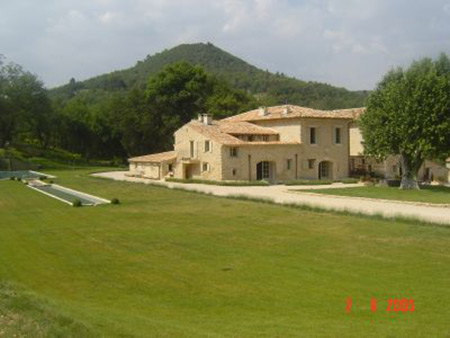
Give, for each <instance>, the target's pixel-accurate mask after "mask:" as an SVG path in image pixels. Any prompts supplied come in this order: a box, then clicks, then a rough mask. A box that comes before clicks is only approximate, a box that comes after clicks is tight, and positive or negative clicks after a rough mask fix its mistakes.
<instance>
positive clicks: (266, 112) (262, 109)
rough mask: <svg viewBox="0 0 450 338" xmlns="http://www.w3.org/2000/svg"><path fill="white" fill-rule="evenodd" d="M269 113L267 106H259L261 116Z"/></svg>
mask: <svg viewBox="0 0 450 338" xmlns="http://www.w3.org/2000/svg"><path fill="white" fill-rule="evenodd" d="M268 113H269V112H268V111H267V108H266V107H259V116H266V115H267V114H268Z"/></svg>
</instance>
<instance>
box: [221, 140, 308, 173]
mask: <svg viewBox="0 0 450 338" xmlns="http://www.w3.org/2000/svg"><path fill="white" fill-rule="evenodd" d="M233 148H235V149H236V152H235V151H234V150H233V151H232V149H233ZM300 152H301V145H245V146H240V147H230V146H224V147H223V152H222V163H223V166H222V177H223V179H224V180H237V181H247V180H252V181H254V180H256V179H257V164H258V163H259V162H262V161H268V162H270V163H272V164H271V169H270V170H271V171H272V172H273V176H272V181H276V182H277V181H284V180H294V179H295V178H296V169H295V168H296V159H297V175H299V174H300V158H299V154H300ZM234 154H237V156H232V155H234ZM288 160H289V161H290V163H289V164H288Z"/></svg>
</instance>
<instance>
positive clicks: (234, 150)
mask: <svg viewBox="0 0 450 338" xmlns="http://www.w3.org/2000/svg"><path fill="white" fill-rule="evenodd" d="M237 156H238V149H237V148H235V147H233V148H230V157H237Z"/></svg>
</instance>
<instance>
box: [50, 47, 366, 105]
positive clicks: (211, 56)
mask: <svg viewBox="0 0 450 338" xmlns="http://www.w3.org/2000/svg"><path fill="white" fill-rule="evenodd" d="M180 61H186V62H189V63H191V64H194V65H200V66H201V67H203V68H204V69H205V70H206V71H207V72H209V73H211V74H213V75H215V76H217V77H219V78H221V79H223V80H225V81H227V82H228V83H230V84H231V85H232V86H233V87H234V88H238V89H242V90H245V91H246V92H248V93H250V94H253V95H255V96H257V97H258V98H264V101H265V102H266V103H267V104H270V105H276V104H284V103H286V102H289V103H292V104H296V105H300V106H305V107H311V108H318V109H337V108H353V107H360V106H362V105H363V104H364V100H365V97H366V96H367V93H366V92H353V91H349V90H346V89H344V88H337V87H333V86H331V85H329V84H324V83H317V82H305V81H302V80H297V79H295V78H292V77H287V76H285V75H283V74H279V73H276V74H273V73H270V72H268V71H264V70H262V69H259V68H257V67H255V66H252V65H251V64H249V63H247V62H246V61H244V60H242V59H240V58H239V57H236V56H234V55H232V54H230V53H228V52H226V51H225V50H222V49H221V48H219V47H217V46H215V45H214V44H212V43H211V42H206V43H205V42H198V43H191V44H181V45H178V46H175V47H173V48H170V49H165V50H163V51H161V52H159V53H156V54H153V55H148V56H147V57H146V58H145V59H144V60H141V61H138V62H137V63H136V65H135V66H134V67H131V68H128V69H124V70H120V71H115V72H112V73H109V74H104V75H100V76H97V77H94V78H91V79H89V80H86V81H82V82H77V83H76V85H73V84H71V85H70V84H69V85H65V86H63V87H59V88H55V89H53V90H52V93H53V94H54V95H57V96H60V97H62V98H63V99H64V98H66V99H67V98H70V97H73V96H74V95H75V93H74V90H78V91H79V90H80V89H83V91H84V92H86V90H88V91H89V90H92V91H99V90H103V91H107V92H108V91H117V90H120V91H121V90H127V89H128V88H131V87H133V86H140V87H142V86H145V85H146V83H147V82H148V79H149V77H151V76H154V75H156V74H157V73H158V72H159V71H161V70H162V69H163V68H164V67H165V66H167V65H170V64H173V63H176V62H180Z"/></svg>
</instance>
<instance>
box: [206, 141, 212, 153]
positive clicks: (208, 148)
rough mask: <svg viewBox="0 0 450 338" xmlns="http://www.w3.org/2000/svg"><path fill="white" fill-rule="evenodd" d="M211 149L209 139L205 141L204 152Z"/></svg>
mask: <svg viewBox="0 0 450 338" xmlns="http://www.w3.org/2000/svg"><path fill="white" fill-rule="evenodd" d="M208 151H211V142H210V141H209V140H206V141H205V153H207V152H208Z"/></svg>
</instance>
